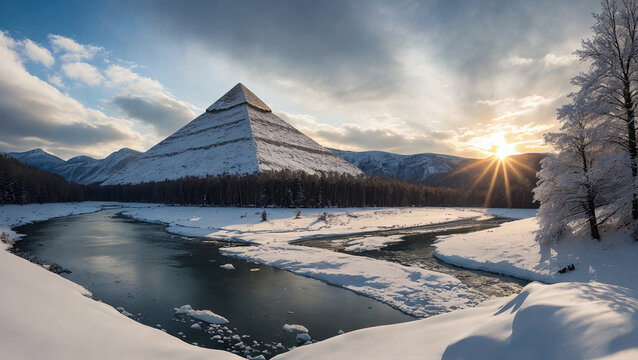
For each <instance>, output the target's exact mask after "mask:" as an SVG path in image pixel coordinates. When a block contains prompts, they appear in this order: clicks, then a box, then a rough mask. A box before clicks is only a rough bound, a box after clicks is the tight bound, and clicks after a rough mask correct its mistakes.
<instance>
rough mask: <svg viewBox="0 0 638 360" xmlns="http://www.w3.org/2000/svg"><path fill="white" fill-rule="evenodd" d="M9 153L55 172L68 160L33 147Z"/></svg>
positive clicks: (24, 161)
mask: <svg viewBox="0 0 638 360" xmlns="http://www.w3.org/2000/svg"><path fill="white" fill-rule="evenodd" d="M7 155H8V156H11V157H12V158H15V159H18V160H20V161H22V162H23V163H25V164H27V165H29V166H33V167H37V168H39V169H42V170H44V171H48V172H50V173H54V174H57V172H56V171H55V170H56V169H57V168H59V167H60V166H63V165H64V164H65V163H66V161H64V160H62V159H60V158H59V157H57V156H55V155H51V154H49V153H48V152H46V151H44V150H42V149H33V150H29V151H25V152H11V153H7Z"/></svg>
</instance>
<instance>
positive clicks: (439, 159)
mask: <svg viewBox="0 0 638 360" xmlns="http://www.w3.org/2000/svg"><path fill="white" fill-rule="evenodd" d="M330 150H331V151H332V152H333V153H335V154H336V155H338V156H339V157H341V158H342V159H344V160H346V161H348V162H349V163H351V164H353V165H355V166H356V167H358V168H359V169H361V170H363V172H365V173H366V174H368V175H379V176H388V177H393V178H399V179H404V180H406V181H409V182H412V183H417V184H424V183H427V182H428V180H429V179H430V178H431V177H433V176H435V175H441V174H448V173H451V172H452V171H454V170H456V169H459V168H461V167H463V166H465V165H467V164H469V163H471V162H473V161H475V159H468V158H462V157H458V156H451V155H441V154H431V153H425V154H415V155H400V154H393V153H389V152H384V151H361V152H356V151H345V150H338V149H330Z"/></svg>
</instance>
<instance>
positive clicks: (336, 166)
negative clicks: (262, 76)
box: [103, 84, 362, 185]
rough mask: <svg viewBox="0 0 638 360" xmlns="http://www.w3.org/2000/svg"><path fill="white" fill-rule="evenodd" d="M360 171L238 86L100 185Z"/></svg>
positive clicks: (352, 173)
mask: <svg viewBox="0 0 638 360" xmlns="http://www.w3.org/2000/svg"><path fill="white" fill-rule="evenodd" d="M284 169H287V170H293V171H305V172H307V173H311V174H315V173H321V172H338V173H345V174H351V175H360V174H362V171H361V170H359V169H358V168H357V167H355V166H353V165H352V164H350V163H348V162H347V161H345V160H343V159H341V158H340V157H338V156H336V155H335V154H333V153H332V152H331V151H329V150H328V149H326V148H324V147H323V146H321V145H319V144H318V143H316V142H315V141H314V140H312V139H310V138H309V137H307V136H305V135H304V134H302V133H301V132H300V131H298V130H297V129H295V128H294V127H292V126H291V125H290V124H288V123H286V122H285V121H284V120H282V119H281V118H279V117H278V116H276V115H275V114H273V113H272V111H271V110H270V108H269V107H268V105H266V104H265V103H264V102H263V101H261V100H260V99H259V98H258V97H257V96H256V95H255V94H253V93H252V92H251V91H250V90H248V88H246V87H245V86H244V85H242V84H237V85H236V86H235V87H233V88H232V89H231V90H230V91H228V92H227V93H226V94H225V95H224V96H222V97H221V98H220V99H219V100H217V101H216V102H215V103H213V104H212V105H211V106H210V107H208V109H206V112H205V113H203V114H202V115H200V116H198V117H197V118H195V119H194V120H193V121H191V122H190V123H188V124H187V125H185V126H184V127H182V128H181V129H179V130H178V131H176V132H175V133H174V134H172V135H170V136H169V137H167V138H166V139H164V140H163V141H161V142H160V143H158V144H157V145H155V146H153V147H152V148H151V149H149V150H148V151H147V152H145V153H144V154H142V155H141V156H140V157H138V158H137V159H136V160H135V161H133V162H131V163H130V164H128V165H127V166H126V167H125V168H124V169H122V170H121V171H119V172H118V173H116V174H115V175H113V176H111V177H110V178H109V179H108V180H106V181H105V182H104V183H103V185H117V184H136V183H142V182H151V181H163V180H166V179H168V180H171V179H179V178H183V177H187V176H195V177H203V176H207V175H213V176H214V175H218V174H223V173H227V174H248V173H256V172H262V171H268V170H284Z"/></svg>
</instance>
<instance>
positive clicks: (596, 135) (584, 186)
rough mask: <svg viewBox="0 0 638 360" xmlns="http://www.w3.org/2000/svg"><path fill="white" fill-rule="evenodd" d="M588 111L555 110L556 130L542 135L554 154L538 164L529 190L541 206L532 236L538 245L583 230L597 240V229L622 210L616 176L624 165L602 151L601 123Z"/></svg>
mask: <svg viewBox="0 0 638 360" xmlns="http://www.w3.org/2000/svg"><path fill="white" fill-rule="evenodd" d="M587 110H588V107H587V106H585V105H581V106H576V105H573V104H570V105H566V106H563V107H562V108H560V109H559V110H558V119H559V121H560V122H561V128H560V131H559V132H555V133H547V134H545V142H546V143H547V144H549V145H552V146H553V148H554V150H556V152H555V153H553V154H550V155H549V156H547V157H546V158H545V159H544V160H543V161H542V162H541V165H542V169H541V171H540V172H539V174H538V176H539V181H538V186H537V187H536V189H534V198H535V200H537V201H539V202H540V203H541V205H540V208H539V211H538V218H539V222H540V231H539V232H538V234H537V238H538V240H539V241H541V242H545V241H551V240H556V239H558V238H559V237H560V236H561V235H562V234H563V233H564V232H566V231H568V232H572V231H573V232H580V231H582V230H585V229H588V230H589V233H590V235H591V236H592V237H593V238H594V239H598V240H600V230H599V225H600V224H602V223H604V222H605V221H607V220H608V219H609V218H610V217H611V216H613V215H614V214H617V213H618V209H619V208H621V207H622V204H618V199H619V198H620V197H621V196H620V195H619V190H621V187H620V186H619V183H622V181H619V180H621V179H622V177H619V176H618V175H620V174H622V172H623V171H622V170H623V167H625V165H624V162H623V161H618V159H619V157H618V156H617V151H614V149H613V148H612V147H609V146H606V145H608V144H607V143H606V141H605V139H606V138H607V135H606V132H605V129H606V128H605V126H604V124H605V122H604V120H603V119H602V118H601V117H599V116H597V115H595V114H592V113H591V112H589V111H587ZM623 160H624V159H623ZM619 172H620V174H619ZM612 174H614V175H616V177H614V176H613V175H612ZM621 203H622V202H621ZM599 209H601V210H599ZM599 215H601V216H599Z"/></svg>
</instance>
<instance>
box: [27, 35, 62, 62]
mask: <svg viewBox="0 0 638 360" xmlns="http://www.w3.org/2000/svg"><path fill="white" fill-rule="evenodd" d="M22 46H23V49H24V54H25V55H26V56H27V57H28V58H29V60H31V61H35V62H39V63H41V64H42V65H44V66H46V67H50V66H51V65H53V64H54V63H55V58H54V57H53V55H51V52H50V51H49V50H48V49H47V48H45V47H43V46H40V45H39V44H37V43H35V42H33V41H31V40H29V39H25V40H24V41H22Z"/></svg>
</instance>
